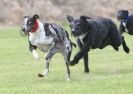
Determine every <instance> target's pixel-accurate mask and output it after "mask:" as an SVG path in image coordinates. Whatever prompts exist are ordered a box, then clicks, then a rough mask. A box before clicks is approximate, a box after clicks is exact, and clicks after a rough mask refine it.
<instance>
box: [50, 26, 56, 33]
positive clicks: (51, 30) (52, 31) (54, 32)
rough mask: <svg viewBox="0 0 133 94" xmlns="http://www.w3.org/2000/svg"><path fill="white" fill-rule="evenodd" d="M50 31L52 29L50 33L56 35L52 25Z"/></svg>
mask: <svg viewBox="0 0 133 94" xmlns="http://www.w3.org/2000/svg"><path fill="white" fill-rule="evenodd" d="M49 29H50V31H52V33H53V34H55V35H56V32H55V31H54V29H53V27H52V26H51V25H49Z"/></svg>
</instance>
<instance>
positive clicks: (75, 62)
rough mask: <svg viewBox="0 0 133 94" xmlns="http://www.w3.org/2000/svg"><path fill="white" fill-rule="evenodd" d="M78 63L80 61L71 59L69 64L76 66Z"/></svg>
mask: <svg viewBox="0 0 133 94" xmlns="http://www.w3.org/2000/svg"><path fill="white" fill-rule="evenodd" d="M77 63H78V61H76V60H72V61H70V63H69V64H70V65H71V66H74V65H75V64H77Z"/></svg>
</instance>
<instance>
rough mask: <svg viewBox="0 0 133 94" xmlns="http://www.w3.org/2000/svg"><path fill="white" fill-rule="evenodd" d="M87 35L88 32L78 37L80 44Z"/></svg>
mask: <svg viewBox="0 0 133 94" xmlns="http://www.w3.org/2000/svg"><path fill="white" fill-rule="evenodd" d="M87 34H88V32H87V33H85V34H82V35H80V36H78V38H79V39H80V41H81V42H82V44H83V39H84V38H85V37H86V35H87Z"/></svg>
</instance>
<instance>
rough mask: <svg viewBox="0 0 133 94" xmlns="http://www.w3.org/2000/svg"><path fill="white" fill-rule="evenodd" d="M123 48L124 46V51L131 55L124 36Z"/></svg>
mask: <svg viewBox="0 0 133 94" xmlns="http://www.w3.org/2000/svg"><path fill="white" fill-rule="evenodd" d="M122 46H123V50H124V51H125V52H126V53H129V51H130V50H129V48H128V46H127V44H126V42H125V39H124V37H123V36H122Z"/></svg>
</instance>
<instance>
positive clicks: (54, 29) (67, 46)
mask: <svg viewBox="0 0 133 94" xmlns="http://www.w3.org/2000/svg"><path fill="white" fill-rule="evenodd" d="M21 34H22V35H28V40H29V49H30V51H31V52H32V54H33V56H34V57H35V58H36V59H39V55H38V53H37V52H36V49H37V48H38V49H39V50H40V51H42V52H44V53H47V54H46V57H45V60H46V66H45V69H44V71H43V73H39V74H38V76H39V77H43V76H46V75H47V74H48V72H49V64H50V60H51V58H52V57H53V55H54V54H56V53H61V54H62V55H63V57H64V60H65V63H66V67H67V80H70V69H69V64H68V63H69V61H70V56H71V52H72V46H73V45H74V46H76V45H75V44H74V43H72V42H71V40H70V39H69V36H68V33H67V31H66V30H65V29H64V28H62V27H61V26H59V25H57V24H54V23H52V24H51V23H44V24H43V23H42V22H41V21H39V16H38V15H34V16H33V17H30V16H25V17H24V21H23V25H22V29H21Z"/></svg>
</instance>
